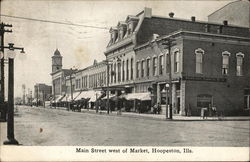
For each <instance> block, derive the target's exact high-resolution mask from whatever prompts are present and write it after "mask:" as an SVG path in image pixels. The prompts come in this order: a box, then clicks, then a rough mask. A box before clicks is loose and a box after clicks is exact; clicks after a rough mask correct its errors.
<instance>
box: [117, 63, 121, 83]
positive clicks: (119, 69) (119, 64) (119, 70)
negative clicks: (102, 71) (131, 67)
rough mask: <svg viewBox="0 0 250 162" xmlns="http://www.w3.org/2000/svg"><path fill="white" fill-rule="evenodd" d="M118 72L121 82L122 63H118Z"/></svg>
mask: <svg viewBox="0 0 250 162" xmlns="http://www.w3.org/2000/svg"><path fill="white" fill-rule="evenodd" d="M117 68H118V69H117V70H118V82H120V81H121V62H119V63H117Z"/></svg>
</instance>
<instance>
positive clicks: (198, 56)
mask: <svg viewBox="0 0 250 162" xmlns="http://www.w3.org/2000/svg"><path fill="white" fill-rule="evenodd" d="M203 54H204V50H202V49H201V48H198V49H197V50H195V58H196V61H195V62H196V66H195V69H196V70H195V71H196V73H199V74H202V71H203V69H202V65H203V63H202V62H203Z"/></svg>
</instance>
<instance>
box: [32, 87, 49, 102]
mask: <svg viewBox="0 0 250 162" xmlns="http://www.w3.org/2000/svg"><path fill="white" fill-rule="evenodd" d="M51 96H52V86H49V85H46V84H43V83H37V84H35V86H34V100H33V103H34V104H37V105H43V104H44V102H45V101H49V100H50V97H51Z"/></svg>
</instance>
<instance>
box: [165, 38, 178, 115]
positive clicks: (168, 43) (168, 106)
mask: <svg viewBox="0 0 250 162" xmlns="http://www.w3.org/2000/svg"><path fill="white" fill-rule="evenodd" d="M174 41H175V39H174V38H171V37H169V38H167V39H165V41H164V42H163V43H162V45H165V48H166V49H168V55H167V61H168V62H167V65H168V66H167V67H168V70H169V72H168V74H169V77H168V78H169V79H168V80H169V81H168V83H167V84H166V88H167V90H166V93H167V95H166V119H173V110H172V65H171V64H172V63H171V62H172V61H171V47H173V46H175V45H176V43H173V42H174ZM168 98H169V102H168Z"/></svg>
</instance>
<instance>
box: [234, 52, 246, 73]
mask: <svg viewBox="0 0 250 162" xmlns="http://www.w3.org/2000/svg"><path fill="white" fill-rule="evenodd" d="M243 59H244V54H243V53H241V52H239V53H237V54H236V60H237V63H236V75H237V76H242V75H243Z"/></svg>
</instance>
